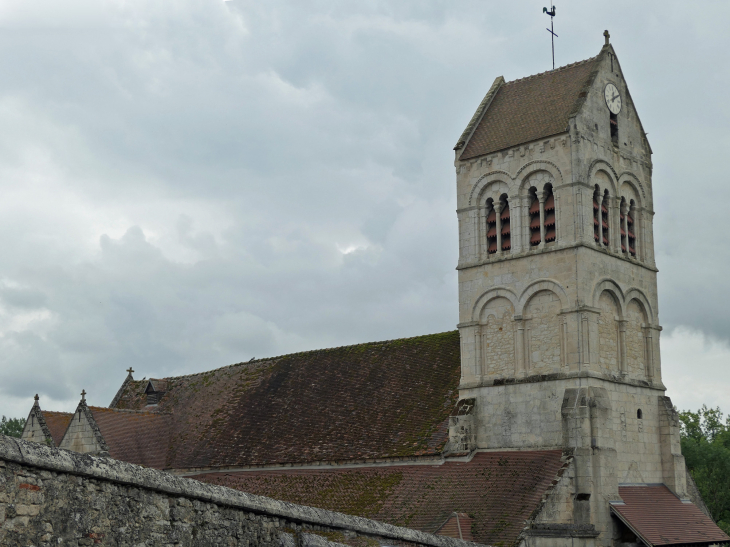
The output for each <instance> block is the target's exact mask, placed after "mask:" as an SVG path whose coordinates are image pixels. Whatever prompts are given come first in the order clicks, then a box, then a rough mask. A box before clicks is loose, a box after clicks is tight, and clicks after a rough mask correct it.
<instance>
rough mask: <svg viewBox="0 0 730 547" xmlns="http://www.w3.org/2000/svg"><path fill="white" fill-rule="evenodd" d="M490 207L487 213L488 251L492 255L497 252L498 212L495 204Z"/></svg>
mask: <svg viewBox="0 0 730 547" xmlns="http://www.w3.org/2000/svg"><path fill="white" fill-rule="evenodd" d="M490 208H491V210H490V211H489V214H488V215H487V253H489V254H490V255H491V254H494V253H496V252H497V212H496V211H495V210H494V206H493V205H490Z"/></svg>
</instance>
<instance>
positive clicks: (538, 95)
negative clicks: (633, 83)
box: [457, 56, 600, 160]
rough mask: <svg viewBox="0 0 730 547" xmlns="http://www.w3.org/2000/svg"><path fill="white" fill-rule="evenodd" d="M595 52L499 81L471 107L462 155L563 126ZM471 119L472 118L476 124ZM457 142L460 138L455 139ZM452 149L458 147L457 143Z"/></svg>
mask: <svg viewBox="0 0 730 547" xmlns="http://www.w3.org/2000/svg"><path fill="white" fill-rule="evenodd" d="M599 57H600V56H597V57H592V58H590V59H586V60H585V61H580V62H578V63H573V64H570V65H567V66H564V67H561V68H557V69H555V70H551V71H548V72H543V73H540V74H536V75H534V76H528V77H527V78H521V79H519V80H513V81H511V82H505V83H503V84H502V85H501V86H499V88H498V89H497V90H496V93H495V94H494V96H493V98H491V102H490V101H489V100H488V99H487V100H486V104H485V101H483V102H482V104H481V105H480V109H481V110H483V109H485V108H486V112H482V111H480V110H477V112H476V113H475V118H477V119H478V118H479V117H481V120H478V123H477V125H476V129H474V131H473V133H471V131H466V132H465V133H467V132H468V133H471V137H469V135H466V134H465V135H463V136H462V138H463V139H464V140H467V139H468V141H467V142H466V148H465V149H464V151H463V152H462V154H461V156H460V158H459V159H462V160H466V159H469V158H474V157H477V156H482V155H485V154H490V153H492V152H497V151H499V150H504V149H506V148H511V147H513V146H517V145H520V144H524V143H528V142H532V141H535V140H538V139H542V138H547V137H550V136H552V135H557V134H559V133H565V132H567V131H568V119H569V117H570V116H571V115H572V114H573V113H575V112H576V111H577V108H578V106H579V105H580V104H581V102H582V100H583V98H584V97H585V92H586V91H587V88H588V86H589V85H590V83H591V82H592V80H593V75H594V74H595V70H596V65H597V61H598V59H599ZM477 119H473V121H472V123H476V122H477ZM470 125H471V123H470ZM461 142H462V141H460V143H461ZM457 148H460V146H459V145H458V144H457Z"/></svg>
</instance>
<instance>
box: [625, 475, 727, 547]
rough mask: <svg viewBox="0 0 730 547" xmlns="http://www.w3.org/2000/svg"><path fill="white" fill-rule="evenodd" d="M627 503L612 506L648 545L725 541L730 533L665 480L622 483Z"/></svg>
mask: <svg viewBox="0 0 730 547" xmlns="http://www.w3.org/2000/svg"><path fill="white" fill-rule="evenodd" d="M618 492H619V495H620V496H621V499H623V501H624V504H612V505H611V510H612V511H613V512H614V513H615V514H616V515H617V516H618V517H619V518H620V519H621V520H622V521H623V522H624V523H625V524H626V525H627V526H629V528H631V530H633V531H634V533H636V534H637V535H638V536H639V537H640V538H641V539H642V540H643V541H644V542H645V543H646V544H647V545H649V546H650V547H651V546H653V545H688V544H698V543H704V544H709V543H725V542H730V537H728V535H727V534H726V533H725V532H723V531H722V530H720V528H718V526H717V525H716V524H715V523H714V522H712V519H710V518H709V517H708V516H707V515H705V514H704V513H703V512H702V511H700V510H699V508H698V507H697V506H695V505H694V504H693V503H690V502H683V501H682V500H680V499H679V498H678V497H677V496H675V495H674V494H673V493H672V492H671V491H670V490H669V488H667V487H666V486H664V485H663V484H659V485H640V486H619V489H618Z"/></svg>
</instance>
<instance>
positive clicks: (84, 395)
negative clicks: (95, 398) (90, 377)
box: [81, 389, 86, 401]
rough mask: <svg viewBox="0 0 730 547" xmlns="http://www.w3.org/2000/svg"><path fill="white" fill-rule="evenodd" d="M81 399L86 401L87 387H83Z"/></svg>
mask: <svg viewBox="0 0 730 547" xmlns="http://www.w3.org/2000/svg"><path fill="white" fill-rule="evenodd" d="M81 400H82V401H85V400H86V390H85V389H82V390H81Z"/></svg>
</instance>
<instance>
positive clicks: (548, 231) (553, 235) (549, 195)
mask: <svg viewBox="0 0 730 547" xmlns="http://www.w3.org/2000/svg"><path fill="white" fill-rule="evenodd" d="M556 239H557V231H556V230H555V196H554V195H553V185H552V184H546V185H545V243H550V242H551V241H555V240H556Z"/></svg>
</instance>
